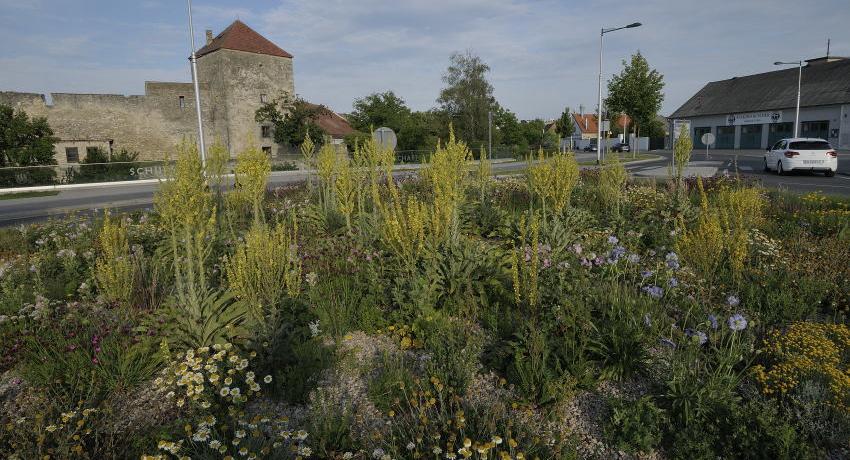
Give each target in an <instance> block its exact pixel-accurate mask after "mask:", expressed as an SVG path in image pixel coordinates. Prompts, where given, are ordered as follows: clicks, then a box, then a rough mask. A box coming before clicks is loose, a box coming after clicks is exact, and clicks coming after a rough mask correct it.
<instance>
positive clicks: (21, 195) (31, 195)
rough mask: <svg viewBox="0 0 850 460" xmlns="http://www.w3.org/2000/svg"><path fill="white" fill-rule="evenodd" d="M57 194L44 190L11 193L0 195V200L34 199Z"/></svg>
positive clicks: (56, 192) (56, 191)
mask: <svg viewBox="0 0 850 460" xmlns="http://www.w3.org/2000/svg"><path fill="white" fill-rule="evenodd" d="M58 194H59V191H58V190H45V191H43V192H12V193H3V194H0V200H17V199H18V198H35V197H37V196H54V195H58Z"/></svg>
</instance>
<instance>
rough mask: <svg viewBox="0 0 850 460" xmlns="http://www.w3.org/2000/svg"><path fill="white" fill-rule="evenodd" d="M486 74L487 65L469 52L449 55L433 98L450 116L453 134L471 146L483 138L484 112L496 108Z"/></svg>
mask: <svg viewBox="0 0 850 460" xmlns="http://www.w3.org/2000/svg"><path fill="white" fill-rule="evenodd" d="M489 71H490V66H488V65H487V64H486V63H484V61H483V60H482V59H481V58H480V57H478V56H476V55H474V54H472V52H471V51H466V52H465V53H463V54H461V53H454V54H452V55H451V57H450V59H449V67H448V69H446V73H445V74H443V82H444V83H445V84H446V87H445V88H443V89H442V91H440V97H439V98H437V103H438V104H440V108H441V109H442V110H444V111H445V112H446V113H447V114H448V115H449V116H450V117H451V120H452V123H453V124H454V128H455V133H457V134H458V136H459V137H460V138H461V139H463V140H465V141H466V142H467V143H469V144H471V145H472V144H475V143H479V142H483V141H484V140H486V139H487V112H489V111H491V110H495V109H496V108H497V107H498V104H497V103H496V99H495V98H494V97H493V85H491V84H490V82H489V81H487V72H489Z"/></svg>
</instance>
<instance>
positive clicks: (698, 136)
mask: <svg viewBox="0 0 850 460" xmlns="http://www.w3.org/2000/svg"><path fill="white" fill-rule="evenodd" d="M710 132H711V127H710V126H703V127H699V128H694V148H695V149H705V144H703V143H702V135H703V134H705V133H710Z"/></svg>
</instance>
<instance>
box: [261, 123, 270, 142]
mask: <svg viewBox="0 0 850 460" xmlns="http://www.w3.org/2000/svg"><path fill="white" fill-rule="evenodd" d="M260 136H262V138H263V139H268V138H270V137H272V127H271V126H261V127H260Z"/></svg>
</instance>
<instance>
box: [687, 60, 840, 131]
mask: <svg viewBox="0 0 850 460" xmlns="http://www.w3.org/2000/svg"><path fill="white" fill-rule="evenodd" d="M807 62H808V65H806V66H805V67H803V79H802V90H801V92H800V94H801V98H800V106H803V107H811V106H819V105H833V104H847V103H850V59H846V58H836V57H832V58H829V59H826V58H818V59H811V60H809V61H807ZM797 72H798V69H797V68H796V67H792V68H788V69H782V70H776V71H773V72H766V73H760V74H756V75H747V76H744V77H734V78H730V79H728V80H721V81H713V82H711V83H708V84H707V85H705V86H704V87H703V88H702V89H701V90H699V91H698V92H697V93H696V94H694V95H693V96H692V97H691V98H690V99H688V101H687V102H685V103H684V104H683V105H682V106H681V107H679V109H678V110H676V111H675V112H673V113H672V114H671V115H670V118H687V117H695V116H702V115H720V114H723V115H725V114H730V113H741V112H755V111H759V110H778V109H787V108H792V107H795V106H796V104H797Z"/></svg>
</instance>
